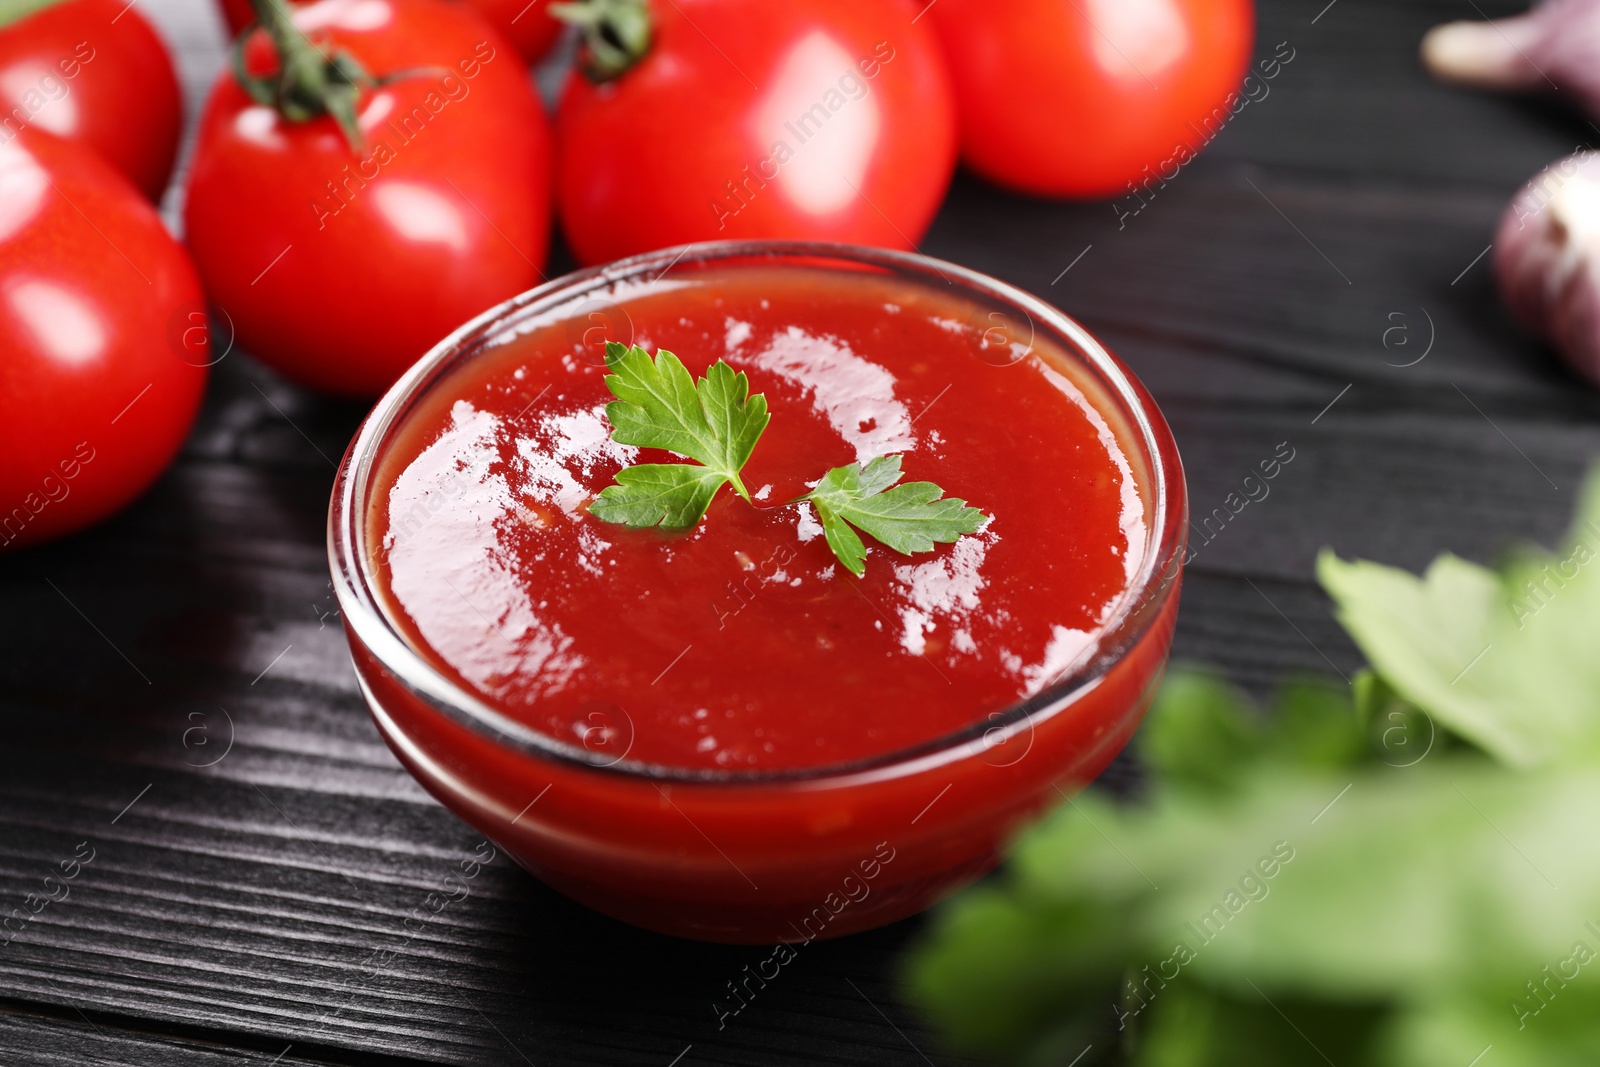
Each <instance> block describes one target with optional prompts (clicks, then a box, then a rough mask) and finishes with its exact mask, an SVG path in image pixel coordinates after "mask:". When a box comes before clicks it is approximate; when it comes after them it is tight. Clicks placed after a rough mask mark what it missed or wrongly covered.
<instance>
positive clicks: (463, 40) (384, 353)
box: [184, 0, 550, 395]
mask: <svg viewBox="0 0 1600 1067" xmlns="http://www.w3.org/2000/svg"><path fill="white" fill-rule="evenodd" d="M294 20H295V23H296V25H298V26H299V27H300V28H301V29H302V30H304V31H305V32H306V33H307V34H309V35H310V37H311V39H312V40H313V41H314V42H316V43H317V44H318V45H319V46H320V47H321V48H322V49H323V50H324V51H325V52H328V53H329V54H332V53H335V52H339V51H344V52H346V53H348V54H349V55H350V56H352V57H353V58H355V59H356V60H358V61H359V62H360V63H361V64H362V65H363V66H364V67H365V69H366V71H367V73H368V74H370V75H372V76H373V77H375V78H381V77H383V76H384V75H387V74H392V73H395V72H400V71H414V72H415V73H411V74H408V75H406V76H404V77H401V78H398V79H397V80H395V81H392V82H390V83H389V84H387V85H384V86H382V87H380V88H370V89H367V90H364V91H363V92H362V94H361V97H360V104H359V122H360V127H361V131H362V135H363V138H364V142H365V143H364V145H363V147H362V149H361V150H360V151H359V152H357V151H355V150H353V149H352V148H351V147H350V144H349V142H347V141H346V139H345V136H344V134H343V132H341V130H340V129H339V127H338V125H337V124H336V123H335V122H334V121H333V119H331V118H329V117H327V116H322V117H319V118H315V119H312V120H311V121H306V122H293V121H290V120H289V119H287V118H285V117H284V116H282V115H280V114H279V113H278V112H277V111H276V110H275V109H274V108H272V107H270V106H265V105H261V104H257V103H254V102H253V101H252V100H251V99H250V97H249V96H248V95H247V94H246V92H245V90H244V89H243V88H241V87H240V85H239V83H238V82H237V81H236V80H235V78H234V76H233V74H232V72H227V71H225V72H224V73H223V75H222V76H221V77H220V78H219V79H218V81H217V84H216V87H215V88H214V89H213V90H212V94H211V99H210V101H209V102H208V103H207V105H206V110H205V114H204V116H203V117H202V118H201V121H200V133H199V141H198V145H197V147H196V149H195V156H194V164H193V167H192V169H191V170H190V174H189V186H188V196H187V200H186V203H185V207H184V221H185V227H186V229H187V232H188V240H189V247H190V248H191V249H192V250H193V252H194V256H195V261H196V263H197V264H198V265H199V267H200V276H201V278H202V279H203V280H204V282H205V286H206V292H207V294H208V295H209V296H210V298H211V300H212V302H213V303H214V304H216V305H217V306H218V307H219V308H221V309H222V310H223V311H224V312H226V314H227V315H228V317H229V318H230V319H231V320H232V321H233V323H234V326H235V329H236V330H237V334H238V339H239V343H240V344H241V345H242V346H243V347H244V348H245V349H246V350H247V351H249V352H250V353H251V354H252V355H255V356H257V357H259V358H260V359H262V360H263V361H264V362H266V363H269V364H271V365H272V366H273V367H276V368H277V369H279V370H281V371H282V372H284V373H285V374H287V375H289V376H290V377H292V378H295V379H297V380H299V381H301V382H303V383H305V384H307V385H312V386H315V387H317V388H321V389H326V390H328V391H330V392H336V393H344V394H349V395H371V394H373V393H376V392H379V391H381V390H382V389H384V388H385V387H387V386H388V385H389V383H391V382H392V381H394V379H395V378H396V377H398V376H399V375H400V373H401V372H402V371H403V370H405V369H406V367H408V366H410V365H411V364H412V363H413V362H414V361H415V360H416V359H417V358H418V357H420V356H421V355H422V354H423V353H424V352H426V351H427V350H428V348H429V347H430V346H432V345H433V344H434V343H435V342H436V341H438V340H440V339H441V338H443V337H444V336H445V335H446V334H448V333H449V332H450V331H451V330H453V329H455V327H457V326H459V325H461V323H463V322H465V321H466V320H467V319H469V318H471V317H472V316H473V315H476V314H477V313H478V312H480V311H482V310H484V309H485V308H487V307H490V306H491V305H493V304H495V303H497V302H499V301H501V300H504V299H507V298H508V297H511V296H514V295H516V294H517V293H520V292H522V291H523V290H525V289H529V288H532V287H533V286H534V285H535V284H537V283H538V282H539V281H540V279H541V278H542V274H541V266H542V264H543V262H544V256H545V249H546V243H547V240H548V231H549V196H550V143H549V137H550V135H549V130H548V127H547V123H546V119H545V116H544V112H543V111H542V110H541V108H540V105H539V101H538V99H537V98H536V97H535V96H534V92H533V88H532V86H531V85H530V84H529V81H528V77H527V72H526V71H525V70H524V69H523V68H522V66H521V64H520V63H519V62H518V60H517V57H516V56H515V55H512V54H510V52H509V50H508V49H507V48H506V46H505V42H504V41H503V40H502V39H501V38H500V37H499V36H498V35H497V34H495V33H494V32H493V31H492V30H491V29H490V28H489V27H488V26H486V25H485V24H484V22H483V21H482V20H481V19H480V18H478V16H476V15H475V14H472V13H471V12H467V11H464V10H462V9H461V8H459V7H457V6H455V5H453V4H446V3H441V2H439V0H321V2H319V3H315V4H310V5H307V6H305V7H301V8H298V9H297V10H296V12H295V16H294ZM247 44H248V47H247V49H246V63H247V65H248V68H249V69H250V70H251V71H252V72H255V73H267V72H271V71H275V70H276V69H277V67H276V64H277V57H276V55H275V52H274V49H273V48H272V46H271V44H270V42H269V41H268V40H267V38H266V36H265V34H262V33H258V34H257V35H256V36H255V37H253V38H252V39H251V40H250V41H249V42H247Z"/></svg>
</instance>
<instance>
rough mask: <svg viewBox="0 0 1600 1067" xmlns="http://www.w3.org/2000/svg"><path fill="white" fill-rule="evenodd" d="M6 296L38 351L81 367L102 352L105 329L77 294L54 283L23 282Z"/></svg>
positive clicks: (92, 309)
mask: <svg viewBox="0 0 1600 1067" xmlns="http://www.w3.org/2000/svg"><path fill="white" fill-rule="evenodd" d="M6 295H7V297H8V298H9V300H10V303H11V310H12V312H13V313H14V314H15V315H16V317H17V318H19V319H21V320H22V322H23V324H24V325H25V326H27V327H28V331H29V332H30V333H32V334H33V336H34V341H35V342H36V343H37V344H38V346H39V348H40V349H42V350H43V351H44V352H45V353H47V354H48V355H50V356H52V357H54V358H55V359H56V360H57V361H58V362H60V363H62V364H65V365H66V366H68V367H80V366H83V365H84V364H87V363H93V362H94V361H96V360H98V359H99V358H100V356H101V355H102V354H103V353H104V352H105V347H106V330H105V325H104V324H103V323H102V322H101V321H100V317H99V315H97V314H96V313H95V309H94V307H93V306H91V305H90V304H88V303H86V302H85V301H84V300H83V298H82V297H80V296H79V295H78V294H77V293H74V292H72V291H71V290H70V289H67V288H65V287H63V286H60V285H56V284H55V283H54V282H46V281H26V282H21V283H19V284H16V285H13V286H12V287H11V289H10V291H9V292H8V293H7V294H6Z"/></svg>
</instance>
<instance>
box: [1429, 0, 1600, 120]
mask: <svg viewBox="0 0 1600 1067" xmlns="http://www.w3.org/2000/svg"><path fill="white" fill-rule="evenodd" d="M1422 64H1423V66H1425V67H1426V68H1427V69H1428V71H1429V72H1430V73H1431V74H1433V76H1434V77H1436V78H1438V79H1440V80H1441V81H1447V82H1455V83H1457V84H1461V85H1473V86H1478V87H1481V88H1487V89H1506V90H1535V89H1544V90H1549V89H1557V90H1560V93H1561V95H1563V96H1568V95H1570V96H1571V97H1573V98H1574V100H1575V102H1576V103H1578V104H1579V105H1581V106H1582V107H1583V109H1584V110H1585V111H1587V112H1588V113H1589V115H1590V116H1591V117H1600V0H1545V2H1544V3H1541V4H1538V5H1536V6H1535V7H1534V8H1533V9H1532V10H1530V11H1529V12H1528V13H1527V14H1524V15H1517V16H1515V17H1513V18H1508V19H1500V20H1498V21H1495V22H1486V21H1483V20H1481V19H1477V20H1471V21H1465V22H1450V23H1446V24H1445V25H1443V26H1435V27H1434V28H1433V29H1431V30H1429V31H1428V34H1427V36H1426V37H1424V38H1423V39H1422Z"/></svg>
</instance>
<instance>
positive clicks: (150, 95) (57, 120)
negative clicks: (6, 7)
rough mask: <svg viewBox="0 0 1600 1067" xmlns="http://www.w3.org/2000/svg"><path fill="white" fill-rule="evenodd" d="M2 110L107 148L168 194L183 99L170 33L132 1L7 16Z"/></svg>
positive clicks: (64, 3)
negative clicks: (163, 34) (162, 32)
mask: <svg viewBox="0 0 1600 1067" xmlns="http://www.w3.org/2000/svg"><path fill="white" fill-rule="evenodd" d="M0 112H5V114H4V116H3V117H4V118H5V120H6V126H7V127H8V128H9V129H13V130H14V129H17V128H19V127H20V126H33V127H36V128H38V129H41V130H45V131H48V132H49V133H53V134H56V135H58V136H60V137H64V138H66V139H67V140H69V141H80V142H82V143H83V144H85V145H88V146H89V147H90V148H92V149H93V150H94V151H96V152H98V153H100V155H101V156H102V157H104V159H105V160H106V161H107V162H108V163H110V164H111V165H112V166H113V167H115V168H116V169H118V170H120V171H121V172H122V173H123V174H125V175H127V177H128V179H129V180H130V181H132V182H133V183H134V184H135V185H137V186H138V187H139V188H140V189H142V190H143V191H144V195H145V196H147V197H149V198H150V199H151V200H159V199H161V194H162V192H163V191H164V190H165V189H166V187H167V180H168V179H169V178H171V177H172V160H173V157H174V156H175V155H176V154H177V151H178V133H179V130H180V128H181V126H182V122H183V104H182V101H181V99H180V98H179V96H178V78H177V75H176V74H174V73H173V70H172V60H171V58H169V57H168V55H167V50H166V48H165V47H164V46H163V45H162V44H161V38H159V37H157V36H156V32H155V30H153V29H151V28H150V24H149V23H148V22H146V21H145V20H144V17H143V16H142V15H140V14H139V12H138V11H136V10H134V9H132V8H131V7H129V6H128V5H127V4H126V0H61V2H58V3H53V4H51V5H50V6H48V7H45V8H42V9H40V10H37V11H34V12H33V13H32V14H30V15H23V16H22V17H21V18H18V19H16V20H15V21H12V22H6V21H5V16H4V14H3V13H0Z"/></svg>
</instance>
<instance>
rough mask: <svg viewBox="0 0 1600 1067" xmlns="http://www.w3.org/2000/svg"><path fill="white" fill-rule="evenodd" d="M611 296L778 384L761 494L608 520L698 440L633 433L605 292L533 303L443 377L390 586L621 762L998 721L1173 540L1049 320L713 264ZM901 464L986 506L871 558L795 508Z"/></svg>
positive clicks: (396, 503)
mask: <svg viewBox="0 0 1600 1067" xmlns="http://www.w3.org/2000/svg"><path fill="white" fill-rule="evenodd" d="M609 301H610V306H608V307H607V309H606V312H605V315H604V316H603V318H604V321H605V322H606V323H607V324H608V327H609V333H608V335H609V336H610V338H611V339H612V340H617V341H622V342H628V341H632V342H633V343H636V344H639V345H642V346H643V347H644V348H645V349H646V350H647V351H648V352H649V353H650V354H651V355H654V354H655V353H656V352H657V351H658V350H660V349H666V350H668V351H671V352H674V353H676V354H677V355H678V356H679V358H681V359H682V360H683V361H684V363H685V364H687V365H688V367H689V369H690V371H691V372H693V373H695V374H696V375H698V374H700V373H703V372H704V370H705V368H706V367H707V366H708V365H709V364H711V363H712V362H714V361H715V360H717V359H725V360H726V361H727V362H728V363H730V364H731V365H733V367H734V368H735V369H737V370H740V371H744V372H745V373H747V374H748V375H749V379H750V388H751V391H752V393H762V394H765V396H766V398H767V403H768V406H769V409H770V411H771V423H770V425H769V426H768V428H767V430H766V432H765V434H764V435H763V437H762V439H761V441H760V443H759V444H758V445H757V447H756V450H755V453H754V455H753V457H752V458H751V460H750V462H749V464H748V465H747V466H746V467H745V469H744V471H743V474H742V477H743V480H744V482H745V484H746V485H747V486H749V488H750V491H751V493H752V494H753V495H754V497H755V506H752V505H751V504H749V503H746V502H745V501H744V500H742V499H740V498H739V497H737V496H736V495H735V494H734V493H733V492H732V491H731V490H730V489H724V490H723V491H722V492H721V493H719V495H718V496H717V498H716V500H715V501H714V502H713V503H712V505H711V508H710V510H709V512H708V513H707V515H706V518H705V520H704V521H703V522H702V523H701V524H700V525H699V526H698V527H696V528H695V529H693V530H689V531H676V532H674V531H662V530H635V529H628V528H625V527H621V526H616V525H611V524H608V523H605V522H602V521H600V520H598V519H596V518H595V517H593V516H592V515H590V514H589V513H588V511H587V510H586V505H587V504H588V502H590V501H591V500H592V499H593V498H594V497H595V496H596V495H598V493H599V492H600V491H601V490H602V489H603V488H605V487H606V486H607V485H609V484H611V481H612V478H613V476H614V475H615V474H616V472H617V471H618V470H619V469H620V468H621V467H623V466H625V465H627V464H630V463H634V462H682V460H680V459H678V457H674V456H671V455H668V454H666V453H661V452H652V451H650V450H642V449H637V448H633V447H629V446H625V445H619V444H616V443H614V442H613V441H611V439H610V434H609V424H608V422H607V421H606V418H605V405H606V403H607V402H608V401H610V400H611V399H613V398H612V396H611V394H610V393H609V391H608V390H607V389H606V387H605V385H604V382H603V377H604V374H605V369H604V365H603V359H602V358H601V356H600V349H599V346H598V343H597V342H598V340H599V339H600V334H601V332H605V331H600V332H597V330H598V327H597V328H595V329H589V328H588V323H587V322H586V321H585V320H584V318H583V316H584V314H585V311H584V305H579V306H577V307H576V308H574V309H573V311H572V312H571V315H569V316H567V317H565V318H564V317H563V316H562V315H560V314H557V315H550V316H544V317H542V318H541V319H540V320H537V321H535V322H532V323H530V324H527V325H526V326H525V327H523V328H522V329H521V330H520V331H519V332H518V333H517V334H516V335H515V336H509V337H507V338H503V339H501V340H499V341H498V342H497V343H496V344H494V345H493V346H492V347H490V348H488V349H487V350H485V351H483V352H481V353H480V354H478V355H477V356H475V357H474V358H473V359H471V360H470V361H468V362H467V363H466V364H465V365H464V366H462V367H461V368H459V369H458V370H456V371H454V372H452V373H451V375H450V376H449V377H447V378H446V379H445V380H443V381H442V382H440V383H438V384H437V385H436V386H435V387H434V388H433V389H432V390H431V391H430V392H429V393H428V394H427V396H426V397H425V398H424V399H423V400H421V401H420V402H419V403H418V405H417V406H416V407H415V408H414V409H412V411H411V412H410V413H409V414H408V415H407V417H406V419H405V420H404V422H403V423H402V424H401V425H400V426H399V428H398V429H397V430H396V431H394V432H393V434H392V435H391V439H390V441H389V443H388V445H387V448H386V451H385V453H384V455H383V456H382V458H381V459H380V463H379V468H378V470H377V472H376V479H375V482H374V485H375V489H374V496H373V498H372V499H373V505H372V508H371V512H370V517H369V521H370V523H371V526H370V529H369V543H370V544H372V545H374V546H376V550H375V553H374V560H373V562H374V564H375V570H376V573H377V575H378V579H379V585H380V587H381V588H382V590H383V593H384V596H385V599H386V607H387V609H388V610H389V612H390V614H391V616H392V617H393V619H394V620H395V622H396V624H397V625H398V627H399V628H400V630H401V632H402V634H404V635H405V636H406V637H407V639H408V640H409V641H410V642H411V644H412V645H413V646H414V647H415V648H416V649H418V650H419V651H420V652H421V653H422V654H423V655H424V656H425V657H426V658H427V659H429V660H430V661H431V662H432V663H433V664H434V665H435V666H436V667H437V668H438V669H439V670H441V671H442V672H443V673H444V674H445V675H446V676H447V677H450V678H451V679H453V680H454V681H456V682H457V683H458V684H460V685H462V686H464V687H465V688H466V689H468V690H469V691H471V692H474V693H476V694H477V695H479V696H480V697H481V698H482V699H483V700H485V701H486V702H488V703H489V704H491V705H493V706H494V707H496V708H498V709H500V710H502V711H503V712H505V713H506V714H508V715H510V716H512V717H514V718H516V719H517V720H519V721H521V722H524V723H526V724H527V725H529V726H531V727H532V728H534V729H536V730H539V731H541V732H543V733H546V734H548V735H549V736H551V737H553V738H555V739H558V740H560V741H564V742H567V743H569V744H573V745H580V746H583V747H585V748H586V749H588V750H589V751H591V752H594V753H597V754H602V755H604V754H611V755H614V757H615V758H616V759H619V760H620V759H622V758H624V757H626V758H627V759H629V760H631V761H640V762H644V763H651V764H660V765H667V766H672V767H679V768H696V769H708V770H715V769H723V770H746V771H748V770H801V769H809V768H817V767H823V766H833V765H838V764H846V763H851V762H854V761H859V760H863V759H867V758H870V757H873V756H877V755H882V754H886V753H890V752H896V751H900V750H903V749H906V748H909V747H912V746H915V745H918V744H921V743H925V742H929V741H933V740H935V739H937V738H940V737H942V736H945V735H948V734H950V733H952V732H955V731H957V730H960V729H962V728H964V727H968V726H972V725H974V724H978V723H981V722H983V721H984V720H985V719H986V718H988V717H989V716H991V715H993V714H995V713H998V712H1000V711H1002V710H1003V709H1005V708H1007V707H1009V706H1011V705H1013V704H1015V703H1016V702H1017V701H1018V700H1019V699H1020V698H1023V697H1026V696H1029V695H1032V694H1034V693H1036V692H1038V691H1039V690H1040V689H1042V688H1044V687H1045V686H1047V685H1049V684H1050V683H1051V682H1052V681H1054V680H1056V679H1058V678H1060V677H1061V676H1062V675H1063V674H1065V673H1068V672H1070V671H1071V670H1072V669H1073V668H1074V667H1076V666H1080V665H1082V664H1083V663H1085V662H1086V661H1087V660H1088V659H1089V657H1090V656H1091V655H1092V654H1093V653H1094V652H1095V651H1096V649H1097V647H1098V645H1097V643H1098V635H1099V633H1100V632H1101V630H1102V629H1103V628H1104V627H1105V625H1106V624H1107V622H1108V621H1109V620H1110V618H1111V617H1112V615H1113V614H1114V613H1115V611H1116V609H1117V607H1118V606H1119V604H1120V603H1121V601H1122V599H1123V596H1124V594H1125V592H1126V590H1127V589H1128V588H1129V586H1130V584H1131V583H1132V581H1133V580H1134V579H1135V578H1136V577H1137V575H1138V572H1139V569H1140V565H1141V562H1142V557H1143V553H1144V552H1145V551H1146V549H1147V541H1148V532H1147V517H1148V513H1149V502H1148V501H1147V500H1146V499H1145V495H1146V494H1145V491H1144V490H1143V489H1142V487H1141V480H1142V478H1143V477H1144V474H1143V472H1142V471H1135V470H1134V469H1133V467H1132V466H1131V465H1130V462H1129V460H1128V458H1127V453H1126V452H1125V450H1124V448H1123V446H1122V445H1121V444H1120V443H1119V439H1118V438H1119V434H1121V435H1123V436H1124V437H1126V430H1125V429H1123V428H1121V427H1119V426H1118V425H1117V424H1115V423H1114V422H1112V421H1110V420H1111V417H1110V416H1107V415H1103V414H1102V410H1109V409H1110V405H1109V404H1104V403H1101V404H1097V403H1096V402H1094V399H1093V398H1092V397H1091V396H1090V395H1086V393H1085V390H1086V389H1092V388H1093V387H1092V386H1087V385H1085V384H1083V383H1082V382H1080V381H1078V380H1075V379H1074V378H1073V377H1071V376H1069V375H1068V374H1067V373H1065V372H1064V369H1065V368H1067V367H1068V366H1070V363H1069V361H1068V360H1067V358H1066V357H1065V356H1061V355H1056V356H1052V353H1051V352H1050V351H1048V350H1046V349H1045V348H1044V346H1043V342H1042V341H1039V342H1035V341H1033V340H1032V338H1031V336H1030V335H1031V330H1030V329H1029V327H1028V324H1027V323H1016V322H1013V321H1011V320H1010V319H1009V318H1005V317H1003V316H1001V315H999V313H997V312H993V311H991V310H990V309H987V308H986V307H983V306H980V305H978V304H975V303H972V302H970V301H968V300H967V299H966V298H964V297H961V296H958V295H956V294H955V293H954V291H953V290H951V291H947V290H943V289H941V288H938V287H934V286H926V287H924V286H920V285H913V284H910V283H908V282H906V281H904V280H896V279H891V278H887V277H883V276H880V275H877V274H874V273H871V272H868V271H843V270H837V269H830V268H825V267H820V266H819V267H817V268H814V269H813V268H809V267H799V266H793V267H783V268H764V269H762V270H759V271H742V272H741V271H738V270H736V269H732V268H729V267H717V268H704V269H699V270H696V271H690V272H687V273H685V274H684V275H683V276H681V277H674V278H672V279H671V280H669V281H664V282H656V283H653V284H641V285H635V286H633V287H630V288H623V289H619V290H618V291H616V292H614V293H612V294H611V296H610V297H609ZM574 316H576V318H574ZM594 321H596V322H598V321H600V320H599V319H598V318H597V319H596V320H594ZM891 453H893V454H900V455H902V456H903V466H904V471H905V480H906V481H933V482H937V483H938V484H939V485H940V486H941V487H943V489H944V490H945V492H946V494H947V495H950V496H954V497H961V498H964V499H965V500H966V501H967V502H968V503H969V504H971V505H973V506H975V507H977V508H980V509H981V510H982V511H984V512H985V513H986V514H987V515H988V516H989V521H988V522H987V523H986V525H985V526H984V527H983V528H982V529H981V530H980V531H979V532H977V533H976V534H972V535H969V536H965V537H962V538H961V539H960V540H959V541H957V542H956V543H954V544H945V545H939V546H937V548H936V549H935V550H934V551H932V552H929V553H924V554H919V555H915V556H904V555H900V554H898V553H896V552H894V551H893V550H891V549H888V548H886V547H884V546H882V545H880V544H878V543H877V542H875V541H873V540H872V539H871V538H865V540H866V542H867V545H868V547H869V549H870V551H869V555H868V559H867V563H866V574H865V577H863V578H860V579H857V578H856V577H855V576H853V575H851V574H850V573H848V572H847V571H845V570H844V569H843V568H842V567H841V566H840V565H839V563H838V561H837V560H836V559H835V558H834V556H833V554H832V553H831V552H830V551H829V549H828V547H827V545H826V543H825V541H824V539H823V536H822V530H821V527H820V525H819V524H818V523H817V521H816V518H815V516H814V515H813V514H812V513H811V511H810V510H809V509H808V508H807V507H806V506H803V505H800V506H797V505H793V504H789V503H786V502H788V501H791V500H793V499H794V498H796V497H798V496H801V495H803V494H804V493H805V492H807V491H808V488H809V485H810V483H814V482H815V481H816V479H818V478H819V477H821V475H822V474H823V473H824V472H825V471H826V470H828V469H829V468H830V467H833V466H837V465H840V464H846V463H851V462H856V461H860V462H865V461H867V460H869V459H871V458H873V457H875V456H879V455H886V454H891Z"/></svg>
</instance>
